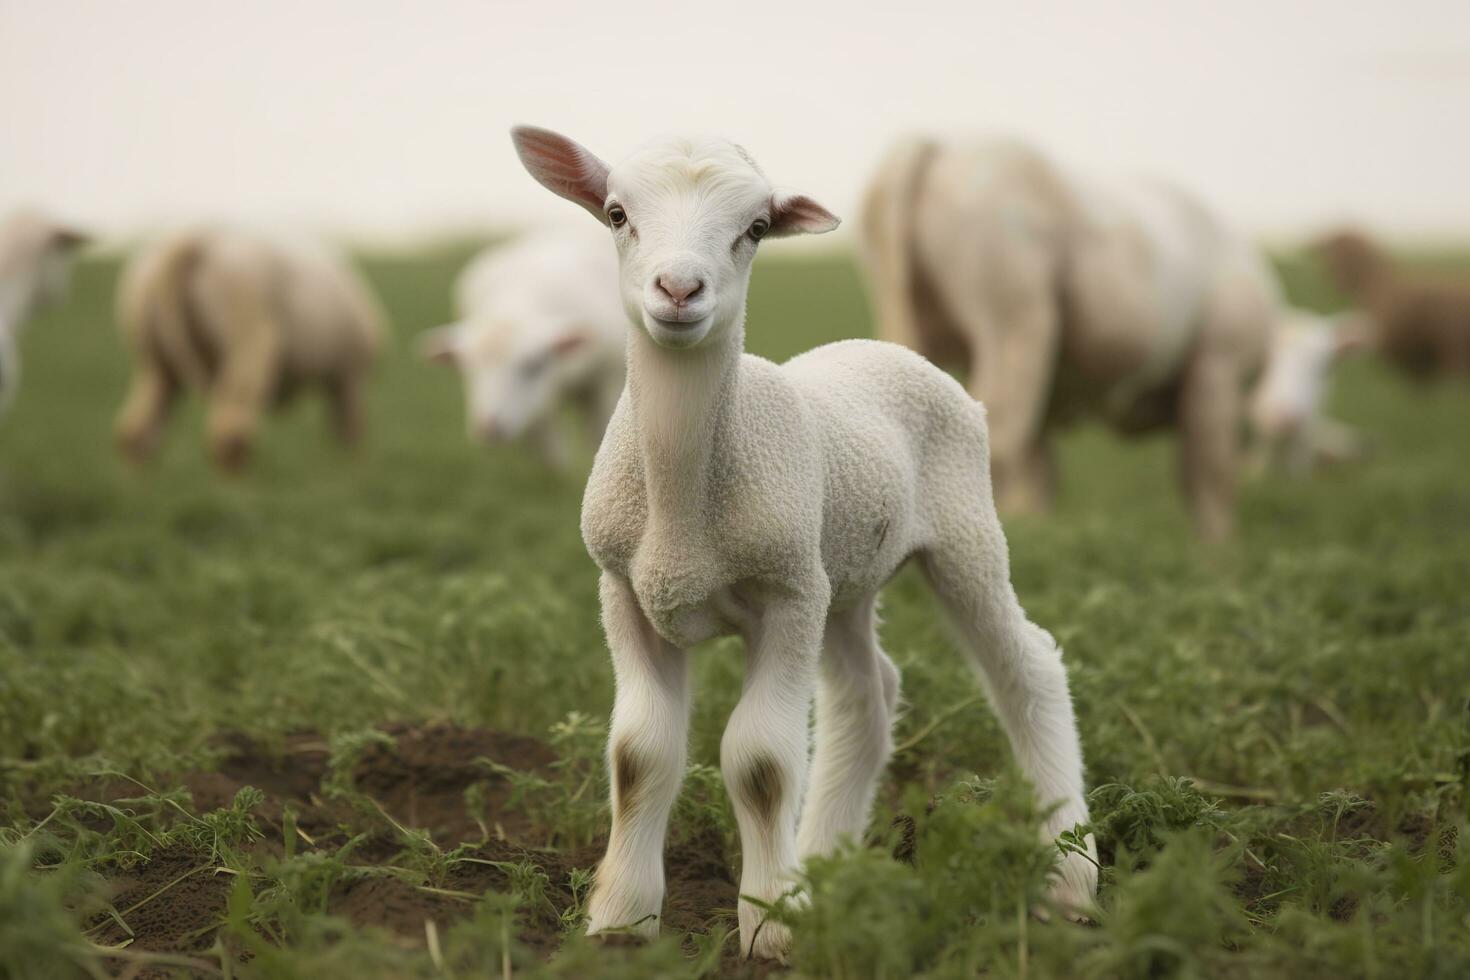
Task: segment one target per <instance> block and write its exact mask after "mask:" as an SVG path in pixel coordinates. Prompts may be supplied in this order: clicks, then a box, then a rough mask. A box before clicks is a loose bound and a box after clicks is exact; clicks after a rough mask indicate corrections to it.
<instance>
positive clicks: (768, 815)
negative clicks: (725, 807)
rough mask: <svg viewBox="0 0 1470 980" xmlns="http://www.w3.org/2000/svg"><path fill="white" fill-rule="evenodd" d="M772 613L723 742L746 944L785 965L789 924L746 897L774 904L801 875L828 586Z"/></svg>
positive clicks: (756, 641)
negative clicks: (799, 849)
mask: <svg viewBox="0 0 1470 980" xmlns="http://www.w3.org/2000/svg"><path fill="white" fill-rule="evenodd" d="M813 593H814V594H804V595H802V596H801V597H798V598H783V599H780V600H776V601H774V602H772V603H770V604H769V605H767V607H766V608H765V610H764V612H763V615H762V616H761V621H760V624H759V626H758V627H757V628H756V631H755V634H754V635H752V636H750V637H748V644H749V649H748V653H747V665H746V675H745V689H744V692H743V693H742V694H741V697H740V703H739V704H737V705H736V706H735V711H734V713H733V714H732V715H731V716H730V724H729V726H728V727H727V728H726V729H725V737H724V739H723V740H722V741H721V743H720V768H721V770H722V771H723V774H724V777H725V786H726V789H727V790H728V791H729V794H730V800H731V802H732V803H733V804H734V807H735V819H736V822H737V823H738V824H739V825H740V850H741V869H740V895H741V899H740V910H739V914H740V946H741V949H742V950H743V951H744V952H745V953H746V954H748V955H753V956H759V957H765V958H770V959H784V958H785V955H786V950H787V947H788V946H789V945H790V938H791V937H790V934H789V932H788V930H787V929H786V927H785V926H783V925H781V924H779V923H776V922H766V921H763V920H764V919H765V916H766V913H765V911H764V910H762V909H761V908H760V907H759V906H756V905H754V904H752V903H751V902H749V901H746V896H750V897H751V898H755V899H758V900H760V901H763V902H774V901H775V900H776V899H778V898H780V897H781V895H782V894H783V893H785V892H786V891H787V889H789V888H790V887H791V885H792V883H793V881H794V871H795V868H796V818H797V814H798V813H799V812H800V808H801V795H802V791H803V787H804V783H805V777H806V767H807V750H808V739H807V716H808V713H809V712H810V709H811V702H812V692H813V690H814V688H815V686H816V668H817V661H818V656H819V650H820V647H821V642H822V629H823V624H824V622H825V620H826V615H827V590H826V586H825V582H824V584H823V585H822V586H821V587H820V588H819V589H815V590H813Z"/></svg>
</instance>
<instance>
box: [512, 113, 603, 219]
mask: <svg viewBox="0 0 1470 980" xmlns="http://www.w3.org/2000/svg"><path fill="white" fill-rule="evenodd" d="M510 138H511V140H512V141H513V142H514V143H515V147H516V155H518V156H519V157H520V158H521V163H522V164H523V165H524V166H525V168H526V170H528V171H530V174H531V176H532V177H535V178H536V180H538V181H539V182H540V183H541V186H542V187H545V188H546V189H547V190H549V191H551V192H552V193H553V194H557V195H559V196H561V197H564V198H566V199H567V200H568V201H572V202H573V203H575V204H580V205H581V206H582V207H584V208H586V209H587V210H588V211H590V212H591V213H592V215H593V217H595V218H597V220H598V221H601V222H602V223H603V224H606V223H607V217H606V215H604V214H603V213H602V205H603V202H605V201H606V200H607V174H608V166H607V164H605V163H603V162H602V161H601V160H599V159H598V158H597V157H596V156H594V155H593V154H592V153H591V152H590V151H588V150H587V149H585V148H584V147H582V146H581V145H580V144H578V143H577V142H576V141H574V140H569V139H567V138H566V137H565V136H563V135H561V134H560V133H553V132H552V131H551V130H549V129H539V128H537V127H535V126H517V127H515V128H514V129H512V130H511V131H510Z"/></svg>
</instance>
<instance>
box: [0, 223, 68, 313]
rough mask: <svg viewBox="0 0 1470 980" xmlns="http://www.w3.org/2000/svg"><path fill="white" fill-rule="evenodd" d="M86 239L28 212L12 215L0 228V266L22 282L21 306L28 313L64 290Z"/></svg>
mask: <svg viewBox="0 0 1470 980" xmlns="http://www.w3.org/2000/svg"><path fill="white" fill-rule="evenodd" d="M86 243H87V236H85V235H83V234H81V233H80V232H77V231H74V230H72V229H70V228H66V227H63V226H60V225H56V224H54V223H52V222H51V221H49V220H48V219H46V218H44V217H42V216H40V215H38V214H33V213H30V212H22V213H19V214H16V215H12V216H11V218H10V220H9V221H8V222H7V223H6V225H5V226H4V227H3V228H0V265H10V266H11V267H12V268H13V269H15V270H16V272H17V274H18V278H19V281H20V282H21V284H22V285H21V289H22V295H23V296H24V297H25V298H24V299H23V301H22V303H21V305H22V307H23V310H24V311H25V312H29V311H30V310H31V309H34V308H35V307H38V306H41V305H44V304H46V303H49V302H51V301H52V300H54V299H56V298H57V297H59V296H60V295H61V294H62V293H63V292H64V291H65V290H66V284H67V279H68V277H69V274H70V269H71V259H72V256H73V255H74V254H75V253H76V251H77V250H78V249H79V248H80V247H81V246H82V245H85V244H86Z"/></svg>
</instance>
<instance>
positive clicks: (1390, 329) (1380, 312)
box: [1314, 231, 1470, 381]
mask: <svg viewBox="0 0 1470 980" xmlns="http://www.w3.org/2000/svg"><path fill="white" fill-rule="evenodd" d="M1314 251H1316V253H1317V255H1318V256H1319V257H1320V258H1321V259H1322V260H1323V261H1324V262H1325V264H1326V266H1327V271H1328V273H1329V274H1330V275H1331V276H1332V278H1333V280H1334V281H1335V282H1336V284H1337V287H1338V288H1339V289H1341V290H1342V291H1343V293H1345V294H1346V295H1347V296H1348V298H1349V299H1351V300H1352V302H1353V304H1354V305H1355V306H1358V307H1360V308H1362V309H1363V310H1365V311H1366V312H1367V313H1368V314H1369V315H1370V316H1371V317H1372V319H1373V322H1374V324H1375V325H1376V327H1377V329H1376V330H1375V331H1374V335H1373V338H1372V340H1371V346H1372V347H1373V348H1374V349H1375V350H1377V351H1378V352H1379V353H1381V354H1382V355H1383V356H1384V357H1386V358H1388V359H1389V360H1390V361H1392V362H1393V363H1395V364H1397V365H1398V366H1399V367H1400V368H1402V369H1403V370H1404V371H1405V372H1407V373H1408V375H1409V376H1410V377H1412V378H1414V379H1415V380H1416V381H1430V380H1434V379H1436V378H1440V377H1445V376H1448V377H1459V378H1470V281H1467V280H1465V279H1464V278H1463V277H1460V278H1455V279H1451V278H1449V277H1446V276H1433V275H1429V274H1426V273H1422V272H1421V273H1411V272H1407V271H1405V270H1403V269H1398V268H1395V267H1394V264H1393V262H1392V261H1391V260H1390V259H1389V258H1388V256H1387V255H1385V254H1384V253H1383V251H1382V250H1381V249H1379V248H1378V246H1376V245H1374V244H1373V243H1372V242H1371V241H1369V240H1368V239H1367V238H1366V237H1364V236H1363V235H1360V234H1358V233H1356V232H1351V231H1345V232H1339V233H1337V234H1335V235H1332V236H1329V237H1328V238H1325V239H1323V240H1322V241H1320V242H1318V243H1317V245H1316V247H1315V249H1314Z"/></svg>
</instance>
